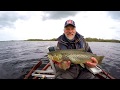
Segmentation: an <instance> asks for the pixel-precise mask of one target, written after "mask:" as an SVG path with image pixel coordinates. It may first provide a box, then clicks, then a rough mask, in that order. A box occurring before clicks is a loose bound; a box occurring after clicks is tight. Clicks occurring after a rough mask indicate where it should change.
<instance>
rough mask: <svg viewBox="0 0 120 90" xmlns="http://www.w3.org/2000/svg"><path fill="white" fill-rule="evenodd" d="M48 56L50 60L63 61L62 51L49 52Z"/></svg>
mask: <svg viewBox="0 0 120 90" xmlns="http://www.w3.org/2000/svg"><path fill="white" fill-rule="evenodd" d="M48 58H49V59H50V60H53V61H56V62H61V61H62V54H60V53H48Z"/></svg>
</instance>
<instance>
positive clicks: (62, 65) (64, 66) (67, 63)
mask: <svg viewBox="0 0 120 90" xmlns="http://www.w3.org/2000/svg"><path fill="white" fill-rule="evenodd" d="M70 64H71V62H70V61H62V62H60V63H57V65H58V67H59V68H61V69H64V70H66V69H68V68H70Z"/></svg>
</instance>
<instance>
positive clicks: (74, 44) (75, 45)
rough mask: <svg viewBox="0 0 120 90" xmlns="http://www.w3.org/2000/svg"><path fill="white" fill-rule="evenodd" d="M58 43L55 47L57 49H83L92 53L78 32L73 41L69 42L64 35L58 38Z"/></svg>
mask: <svg viewBox="0 0 120 90" xmlns="http://www.w3.org/2000/svg"><path fill="white" fill-rule="evenodd" d="M57 40H58V43H57V47H58V48H59V49H62V50H65V49H81V48H84V49H85V50H86V51H87V52H92V51H91V49H90V47H89V46H88V43H86V41H85V39H84V38H83V36H82V35H80V34H79V33H78V32H76V35H75V38H74V41H70V40H68V39H67V38H66V36H65V34H63V35H61V36H60V37H58V39H57Z"/></svg>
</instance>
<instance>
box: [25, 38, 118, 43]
mask: <svg viewBox="0 0 120 90" xmlns="http://www.w3.org/2000/svg"><path fill="white" fill-rule="evenodd" d="M85 40H86V41H87V42H117V43H120V40H115V39H98V38H85ZM25 41H57V39H56V38H53V39H28V40H25Z"/></svg>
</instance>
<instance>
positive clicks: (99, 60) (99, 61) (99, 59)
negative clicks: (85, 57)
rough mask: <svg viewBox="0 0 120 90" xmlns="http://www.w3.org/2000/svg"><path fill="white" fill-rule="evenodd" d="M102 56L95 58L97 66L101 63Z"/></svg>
mask: <svg viewBox="0 0 120 90" xmlns="http://www.w3.org/2000/svg"><path fill="white" fill-rule="evenodd" d="M103 58H104V56H97V58H96V59H97V60H98V64H101V63H102V60H103Z"/></svg>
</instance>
